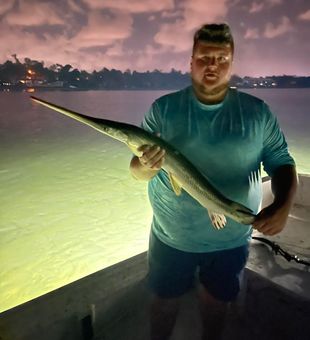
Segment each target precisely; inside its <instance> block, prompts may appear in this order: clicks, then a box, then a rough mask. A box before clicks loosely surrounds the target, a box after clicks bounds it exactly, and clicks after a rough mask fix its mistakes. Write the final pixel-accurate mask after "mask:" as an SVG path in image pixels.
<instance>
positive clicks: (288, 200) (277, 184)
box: [271, 165, 298, 209]
mask: <svg viewBox="0 0 310 340" xmlns="http://www.w3.org/2000/svg"><path fill="white" fill-rule="evenodd" d="M297 184H298V177H297V173H296V168H295V166H294V165H283V166H280V167H279V168H278V169H276V171H275V173H274V175H273V176H272V178H271V187H272V192H273V194H274V204H275V205H277V206H279V207H286V208H288V209H289V208H290V207H291V205H292V203H293V199H294V196H295V193H296V189H297Z"/></svg>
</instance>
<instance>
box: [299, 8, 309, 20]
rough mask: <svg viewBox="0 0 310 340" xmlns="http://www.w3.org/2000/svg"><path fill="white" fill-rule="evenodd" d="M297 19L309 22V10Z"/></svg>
mask: <svg viewBox="0 0 310 340" xmlns="http://www.w3.org/2000/svg"><path fill="white" fill-rule="evenodd" d="M298 19H300V20H310V9H308V10H307V11H306V12H304V13H301V14H299V16H298Z"/></svg>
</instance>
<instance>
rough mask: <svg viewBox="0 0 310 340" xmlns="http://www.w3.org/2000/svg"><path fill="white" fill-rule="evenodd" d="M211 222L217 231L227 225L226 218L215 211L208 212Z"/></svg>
mask: <svg viewBox="0 0 310 340" xmlns="http://www.w3.org/2000/svg"><path fill="white" fill-rule="evenodd" d="M208 214H209V217H210V220H211V222H212V224H213V226H214V227H215V228H216V229H218V230H219V229H223V228H224V227H225V225H226V217H225V216H224V215H223V214H218V213H216V212H213V211H211V212H210V211H208Z"/></svg>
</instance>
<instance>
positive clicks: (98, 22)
mask: <svg viewBox="0 0 310 340" xmlns="http://www.w3.org/2000/svg"><path fill="white" fill-rule="evenodd" d="M132 24H133V19H132V17H131V16H130V15H129V14H126V13H124V12H116V11H114V12H113V16H112V15H109V14H104V13H101V12H100V11H91V12H90V13H89V16H88V24H87V26H85V27H83V28H82V29H81V31H80V32H79V33H78V34H77V35H76V36H75V37H74V38H73V39H72V42H73V43H74V44H75V45H76V46H77V47H91V46H104V45H108V44H112V43H114V42H115V41H116V40H120V39H126V38H128V37H129V36H130V34H131V31H132Z"/></svg>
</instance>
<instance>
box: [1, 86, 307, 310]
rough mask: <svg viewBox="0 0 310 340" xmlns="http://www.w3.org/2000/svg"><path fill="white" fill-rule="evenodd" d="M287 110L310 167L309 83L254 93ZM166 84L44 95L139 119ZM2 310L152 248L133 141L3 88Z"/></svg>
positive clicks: (283, 113) (100, 113)
mask: <svg viewBox="0 0 310 340" xmlns="http://www.w3.org/2000/svg"><path fill="white" fill-rule="evenodd" d="M246 92H250V93H253V94H255V95H257V96H259V97H261V98H263V99H265V100H266V101H267V102H268V103H269V104H270V106H271V108H272V109H273V111H274V112H275V114H276V115H277V116H278V119H279V121H280V124H281V126H282V129H283V130H284V132H285V134H286V136H287V140H288V143H289V145H290V151H291V153H292V154H293V156H294V157H295V159H296V161H297V165H298V170H299V172H301V173H310V155H309V152H308V149H309V145H310V137H309V128H310V115H309V114H308V110H307V108H308V107H309V104H310V89H283V90H282V89H273V90H267V89H266V90H263V89H260V90H248V91H246ZM164 93H166V92H163V91H150V92H148V91H137V92H129V91H116V92H108V91H106V92H105V91H89V92H44V93H38V94H37V96H38V97H41V98H43V99H46V100H50V101H52V102H55V103H58V104H60V105H63V106H65V107H68V108H70V109H72V110H75V111H78V112H83V113H85V114H88V115H92V116H96V117H104V118H108V119H113V120H117V121H125V122H128V123H133V124H139V122H140V121H141V119H142V117H143V114H144V112H145V111H146V110H147V109H148V108H149V106H150V104H151V103H152V101H153V100H154V99H155V98H157V97H159V96H161V95H163V94H164ZM0 107H1V112H0V153H1V164H0V197H1V198H0V200H1V201H0V216H1V220H0V277H1V280H0V312H1V311H4V310H7V309H9V308H12V307H14V306H16V305H19V304H21V303H23V302H25V301H28V300H30V299H33V298H35V297H37V296H40V295H42V294H44V293H47V292H49V291H51V290H54V289H56V288H58V287H61V286H63V285H65V284H67V283H70V282H72V281H75V280H77V279H79V278H81V277H83V276H86V275H89V274H91V273H93V272H96V271H98V270H100V269H102V268H105V267H107V266H110V265H112V264H115V263H117V262H119V261H122V260H124V259H126V258H128V257H131V256H134V255H136V254H138V253H141V252H143V251H145V250H146V249H147V240H148V233H149V228H150V220H151V208H150V206H149V203H148V200H147V195H146V183H142V182H137V181H135V180H134V179H132V178H131V176H130V173H129V171H128V166H129V161H130V159H131V153H130V152H129V151H128V149H127V147H126V146H125V145H123V144H121V143H119V142H117V141H114V140H112V139H110V138H109V137H106V136H103V135H102V134H99V133H98V132H96V131H95V130H93V129H91V128H89V127H87V126H84V125H82V124H80V123H78V122H76V121H74V120H72V119H70V118H68V117H65V116H62V115H60V114H58V113H55V112H53V111H51V110H49V109H47V108H43V107H41V106H39V105H38V104H35V103H32V102H31V101H30V100H29V95H28V94H26V93H3V92H2V93H0Z"/></svg>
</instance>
